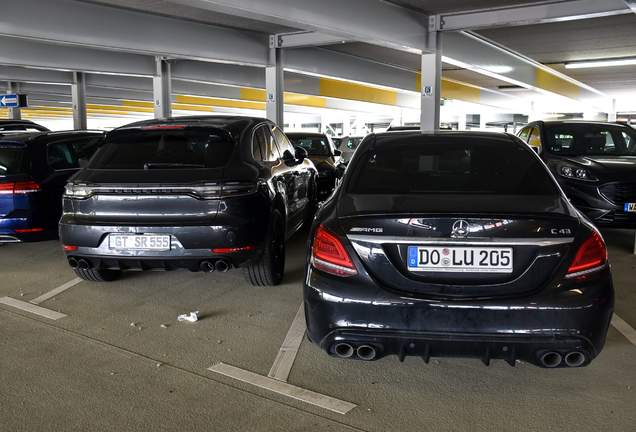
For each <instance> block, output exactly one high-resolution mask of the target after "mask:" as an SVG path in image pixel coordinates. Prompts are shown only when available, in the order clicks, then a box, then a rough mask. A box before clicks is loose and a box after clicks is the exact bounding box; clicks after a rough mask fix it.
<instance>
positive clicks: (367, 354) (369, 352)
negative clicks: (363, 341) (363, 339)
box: [357, 345, 376, 360]
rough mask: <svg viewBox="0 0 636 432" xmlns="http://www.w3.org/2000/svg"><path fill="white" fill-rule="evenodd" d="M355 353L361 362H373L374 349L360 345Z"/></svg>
mask: <svg viewBox="0 0 636 432" xmlns="http://www.w3.org/2000/svg"><path fill="white" fill-rule="evenodd" d="M357 353H358V357H360V358H361V359H362V360H373V359H374V358H375V355H376V352H375V348H373V347H372V346H370V345H360V346H359V347H358V350H357Z"/></svg>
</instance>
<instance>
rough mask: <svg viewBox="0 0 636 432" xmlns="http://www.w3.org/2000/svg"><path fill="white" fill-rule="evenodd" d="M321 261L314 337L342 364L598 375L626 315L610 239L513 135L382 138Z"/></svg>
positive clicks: (335, 199)
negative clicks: (442, 361) (524, 367)
mask: <svg viewBox="0 0 636 432" xmlns="http://www.w3.org/2000/svg"><path fill="white" fill-rule="evenodd" d="M307 259H308V265H307V269H306V274H305V278H304V306H305V316H306V322H307V331H308V336H309V339H310V340H311V341H312V342H313V343H315V344H316V345H318V346H319V347H320V348H322V349H323V350H324V351H326V352H327V353H328V354H330V355H332V356H335V357H340V358H352V359H360V360H375V359H379V358H382V357H384V356H387V355H397V356H398V358H399V359H400V360H403V359H404V358H405V356H420V357H422V358H423V359H424V361H426V362H428V361H429V358H431V357H466V358H478V359H481V360H482V361H483V362H484V363H485V364H486V365H488V364H489V362H490V360H491V359H503V360H505V361H507V362H508V363H509V364H510V365H514V364H515V362H516V361H517V360H521V361H525V362H529V363H532V364H535V365H538V366H542V367H549V368H553V367H576V366H586V365H588V364H589V363H590V361H591V360H592V359H594V358H595V357H597V356H598V354H599V353H600V352H601V350H602V348H603V344H604V342H605V336H606V332H607V329H608V326H609V324H610V319H611V316H612V313H613V308H614V291H613V285H612V278H611V273H610V264H609V262H608V256H607V250H606V246H605V243H604V241H603V238H602V237H601V234H600V233H599V231H598V230H597V229H596V228H595V227H594V225H593V224H592V223H591V222H590V221H589V219H587V218H586V217H585V216H582V215H581V214H580V213H579V212H578V211H577V210H576V209H575V208H574V207H573V206H572V205H571V204H570V203H569V202H568V199H567V198H566V197H565V195H564V194H563V192H562V190H561V189H560V188H559V185H558V183H557V182H556V181H555V179H554V177H553V176H552V175H551V174H550V172H549V170H548V169H547V168H546V166H545V164H544V163H543V162H542V161H541V159H540V158H539V157H538V155H537V154H536V153H535V152H534V151H533V150H532V149H531V148H530V147H529V146H528V145H527V144H525V143H524V142H522V141H521V140H519V139H518V138H517V137H515V136H513V135H510V134H504V133H489V132H455V131H452V132H451V131H449V132H440V133H420V132H386V133H381V134H370V135H368V136H367V137H366V138H365V139H364V140H363V142H362V143H361V144H360V146H359V148H358V149H357V150H356V153H355V155H354V156H353V159H352V160H351V162H350V163H349V165H348V167H347V168H346V171H345V173H344V176H343V178H342V181H341V182H340V183H339V185H338V187H337V188H336V190H335V191H334V193H333V194H332V196H331V197H330V198H329V199H328V200H327V201H326V202H325V203H324V204H323V205H322V206H321V207H320V209H319V210H318V213H317V215H316V218H315V219H314V223H313V226H312V229H311V234H310V239H309V246H308V257H307Z"/></svg>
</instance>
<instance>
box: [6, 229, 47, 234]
mask: <svg viewBox="0 0 636 432" xmlns="http://www.w3.org/2000/svg"><path fill="white" fill-rule="evenodd" d="M13 231H15V232H17V233H28V232H36V231H44V228H29V229H17V230H13Z"/></svg>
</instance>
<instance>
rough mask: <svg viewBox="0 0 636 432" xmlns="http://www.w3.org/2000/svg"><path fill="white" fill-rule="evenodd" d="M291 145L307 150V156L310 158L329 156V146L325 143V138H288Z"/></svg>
mask: <svg viewBox="0 0 636 432" xmlns="http://www.w3.org/2000/svg"><path fill="white" fill-rule="evenodd" d="M289 140H290V141H291V143H292V144H293V145H294V147H296V146H300V147H302V148H304V149H305V150H307V154H309V155H310V156H331V152H330V146H329V143H328V142H327V138H324V137H305V138H292V137H289Z"/></svg>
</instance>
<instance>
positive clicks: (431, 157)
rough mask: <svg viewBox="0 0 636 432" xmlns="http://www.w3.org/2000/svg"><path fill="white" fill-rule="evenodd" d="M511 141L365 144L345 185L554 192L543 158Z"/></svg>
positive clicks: (406, 190) (393, 190)
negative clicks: (369, 148) (540, 158)
mask: <svg viewBox="0 0 636 432" xmlns="http://www.w3.org/2000/svg"><path fill="white" fill-rule="evenodd" d="M531 152H532V151H531V150H529V149H522V148H520V147H518V146H516V145H512V143H510V142H503V143H502V142H484V141H483V140H482V141H481V142H471V141H470V140H463V141H461V142H457V141H455V142H443V143H442V142H440V143H428V142H421V143H419V142H411V143H409V144H395V143H394V144H389V145H383V146H380V147H379V148H377V149H374V150H369V151H367V152H366V153H365V154H363V155H362V156H361V158H360V159H359V161H360V164H361V166H360V165H358V166H356V169H355V171H354V173H355V174H354V175H353V177H352V179H351V182H350V183H349V186H348V192H349V193H353V194H356V193H360V194H385V193H386V194H483V195H558V194H559V191H558V189H557V187H556V185H555V183H554V182H553V180H552V177H551V176H550V174H549V172H548V171H547V169H546V167H545V166H544V164H542V163H541V161H540V160H538V159H537V158H536V157H535V156H534V155H533V154H532V153H531Z"/></svg>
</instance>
